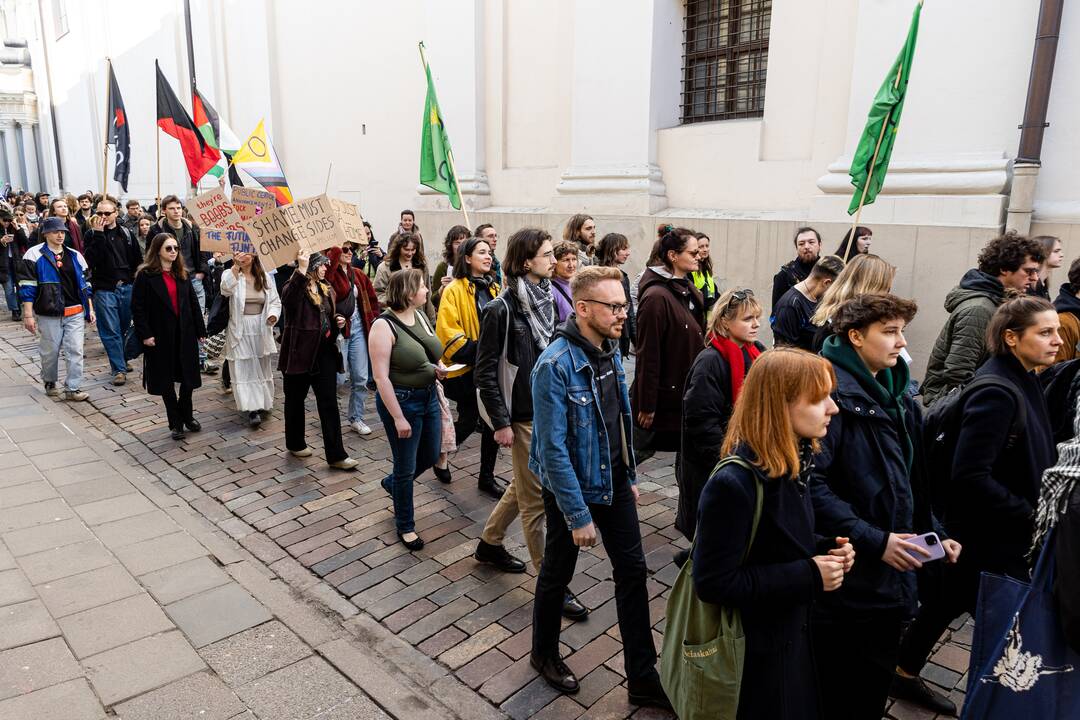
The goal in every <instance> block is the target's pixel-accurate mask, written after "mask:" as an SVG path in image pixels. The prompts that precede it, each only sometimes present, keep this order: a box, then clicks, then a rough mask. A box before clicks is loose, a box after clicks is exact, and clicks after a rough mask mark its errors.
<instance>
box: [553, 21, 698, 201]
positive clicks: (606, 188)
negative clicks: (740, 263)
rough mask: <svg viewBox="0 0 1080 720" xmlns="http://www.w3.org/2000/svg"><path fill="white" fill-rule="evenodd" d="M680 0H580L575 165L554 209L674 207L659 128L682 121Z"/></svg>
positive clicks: (566, 174) (575, 28)
mask: <svg viewBox="0 0 1080 720" xmlns="http://www.w3.org/2000/svg"><path fill="white" fill-rule="evenodd" d="M680 6H681V4H680V3H672V2H667V1H665V0H638V1H637V2H631V3H627V2H620V1H619V0H589V1H588V2H577V3H574V21H573V24H572V27H573V48H572V50H571V52H572V54H573V58H574V69H573V75H572V85H571V86H570V87H568V88H567V90H568V91H569V92H570V93H571V96H572V110H571V117H572V120H571V122H572V128H571V140H570V142H571V148H570V166H569V167H568V168H566V170H565V171H564V172H563V173H562V178H561V179H560V181H559V184H558V185H557V186H556V188H555V192H556V195H555V198H554V199H553V201H552V204H553V206H554V207H555V208H557V209H559V210H563V211H566V212H578V211H585V212H592V213H602V214H634V215H640V214H652V213H655V212H657V211H658V210H662V209H663V208H665V207H667V189H666V188H665V187H664V181H663V177H662V173H661V171H660V167H659V166H658V165H657V163H656V143H657V132H656V131H657V130H658V129H660V128H663V127H668V126H671V125H675V124H677V123H678V111H679V77H680V76H679V71H678V64H677V63H678V60H677V58H678V56H679V55H680V54H681V47H682V46H681V36H682V11H681V9H680ZM550 51H552V52H558V51H559V50H558V49H556V48H551V49H550ZM672 71H674V74H672ZM541 111H542V110H541Z"/></svg>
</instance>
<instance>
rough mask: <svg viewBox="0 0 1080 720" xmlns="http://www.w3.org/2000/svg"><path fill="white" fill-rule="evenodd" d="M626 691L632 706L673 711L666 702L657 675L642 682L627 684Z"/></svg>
mask: <svg viewBox="0 0 1080 720" xmlns="http://www.w3.org/2000/svg"><path fill="white" fill-rule="evenodd" d="M626 691H627V695H629V699H630V704H632V705H638V706H640V707H654V708H660V709H661V710H668V711H673V708H672V707H671V701H670V700H668V696H667V693H666V692H664V686H663V685H661V684H660V677H659V676H658V675H654V676H653V677H652V678H650V679H649V680H646V681H644V682H628V683H627V684H626Z"/></svg>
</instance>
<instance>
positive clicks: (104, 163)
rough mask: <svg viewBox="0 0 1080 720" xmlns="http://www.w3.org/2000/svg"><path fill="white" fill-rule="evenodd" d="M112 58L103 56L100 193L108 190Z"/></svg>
mask: <svg viewBox="0 0 1080 720" xmlns="http://www.w3.org/2000/svg"><path fill="white" fill-rule="evenodd" d="M111 75H112V60H110V59H109V58H107V57H106V58H105V139H104V142H102V146H101V194H102V195H105V194H106V193H108V192H109V105H110V104H111V100H112V98H111V97H110V96H111V95H112V83H111V82H109V80H110V79H111Z"/></svg>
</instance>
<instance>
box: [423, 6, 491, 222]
mask: <svg viewBox="0 0 1080 720" xmlns="http://www.w3.org/2000/svg"><path fill="white" fill-rule="evenodd" d="M484 4H485V3H484V0H462V1H459V2H453V3H447V2H440V1H439V0H425V3H424V20H425V23H426V26H427V29H428V32H427V33H426V34H424V35H422V36H421V37H425V38H428V40H425V43H424V44H425V47H426V48H427V51H426V52H427V59H428V63H430V65H431V75H432V78H433V80H434V81H435V90H436V91H437V92H438V95H439V107H440V109H441V110H442V113H443V117H444V118H445V122H446V130H447V133H448V134H449V135H450V143H451V146H452V148H453V150H454V166H455V168H456V170H457V176H458V185H459V187H460V188H461V197H462V200H463V201H464V203H465V207H466V208H468V209H469V210H476V209H479V208H485V207H488V206H489V205H491V189H490V188H489V187H488V178H487V173H486V172H484V168H485V153H484V142H485V97H484V92H485V87H484V83H485V72H484V63H485V58H484V52H485V50H484V47H485V42H484ZM419 61H420V59H419V57H417V62H418V63H419ZM417 192H418V193H419V194H420V195H421V196H422V200H421V203H420V207H421V208H425V209H430V210H434V209H447V208H449V207H450V204H449V202H448V201H447V199H446V196H445V195H439V194H436V193H435V191H434V190H432V189H431V188H428V187H425V186H423V185H418V186H417Z"/></svg>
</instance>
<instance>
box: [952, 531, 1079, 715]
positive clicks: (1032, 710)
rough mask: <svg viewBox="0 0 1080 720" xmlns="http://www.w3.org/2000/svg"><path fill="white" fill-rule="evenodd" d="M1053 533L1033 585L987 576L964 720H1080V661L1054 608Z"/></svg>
mask: <svg viewBox="0 0 1080 720" xmlns="http://www.w3.org/2000/svg"><path fill="white" fill-rule="evenodd" d="M1055 555H1056V552H1055V549H1054V534H1053V532H1051V533H1050V534H1048V535H1047V537H1046V540H1045V542H1044V544H1043V549H1042V552H1041V553H1040V555H1039V562H1038V564H1037V565H1036V567H1035V576H1034V577H1033V578H1032V580H1031V583H1030V584H1028V583H1024V582H1021V581H1019V580H1015V579H1013V578H1009V577H1002V576H1000V575H991V574H990V573H984V574H983V576H982V581H981V583H980V586H979V602H978V605H977V606H976V613H975V632H974V636H973V638H972V643H971V664H970V666H969V668H968V683H967V697H966V699H965V701H964V712H963V715H962V716H961V717H962V718H963V720H1017V718H1039V719H1040V720H1053V719H1054V718H1080V655H1078V654H1077V653H1076V652H1075V651H1074V650H1072V649H1071V648H1070V647H1069V646H1068V643H1066V641H1065V633H1064V632H1063V631H1062V629H1061V623H1060V622H1059V621H1058V615H1057V609H1056V608H1055V607H1054V594H1053V586H1054V557H1055Z"/></svg>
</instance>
